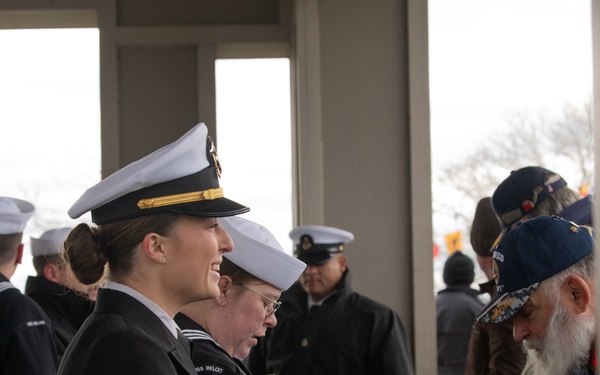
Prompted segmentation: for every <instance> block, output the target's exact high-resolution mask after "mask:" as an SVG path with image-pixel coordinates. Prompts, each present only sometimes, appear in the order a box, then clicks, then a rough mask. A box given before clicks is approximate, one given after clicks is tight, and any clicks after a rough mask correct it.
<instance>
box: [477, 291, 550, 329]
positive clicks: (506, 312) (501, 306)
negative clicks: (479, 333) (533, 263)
mask: <svg viewBox="0 0 600 375" xmlns="http://www.w3.org/2000/svg"><path fill="white" fill-rule="evenodd" d="M538 285H539V283H535V284H532V285H530V286H528V287H525V288H522V289H519V290H517V291H514V292H508V293H502V294H498V295H497V296H496V297H494V298H493V299H492V300H491V301H490V303H488V305H487V306H486V307H485V308H484V309H483V311H482V312H481V314H479V316H478V317H477V318H475V320H476V321H477V322H479V323H501V322H503V321H505V320H508V319H510V318H511V317H512V316H513V315H514V314H515V313H516V312H517V311H519V309H520V308H521V307H523V305H524V304H525V302H527V300H528V299H529V297H531V294H532V293H533V292H534V291H535V289H536V288H537V286H538Z"/></svg>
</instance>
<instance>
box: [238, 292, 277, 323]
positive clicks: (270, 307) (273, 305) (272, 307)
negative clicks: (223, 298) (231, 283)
mask: <svg viewBox="0 0 600 375" xmlns="http://www.w3.org/2000/svg"><path fill="white" fill-rule="evenodd" d="M238 285H239V286H241V287H242V288H244V289H248V290H249V291H251V292H252V293H254V294H257V295H259V296H260V297H261V298H262V299H263V300H265V301H267V302H268V303H266V302H265V307H266V309H267V316H265V318H268V317H270V316H271V315H273V314H274V313H275V311H277V309H278V308H279V306H281V301H273V300H272V299H270V298H269V297H267V296H264V295H262V294H260V293H259V292H257V291H255V290H253V289H250V288H248V287H247V286H246V285H244V284H238Z"/></svg>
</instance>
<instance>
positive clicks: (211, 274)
mask: <svg viewBox="0 0 600 375" xmlns="http://www.w3.org/2000/svg"><path fill="white" fill-rule="evenodd" d="M207 133H208V131H207V128H206V126H205V125H204V124H198V125H196V126H195V127H194V128H192V129H191V130H190V131H189V132H187V133H186V134H185V135H183V136H182V137H181V138H180V139H178V140H177V141H175V142H174V143H172V144H169V145H167V146H165V147H163V148H161V149H159V150H157V151H155V152H153V153H151V154H149V155H147V156H146V157H144V158H142V159H140V160H138V161H136V162H134V163H132V164H129V165H128V166H126V167H124V168H122V169H120V170H119V171H117V172H116V173H114V174H112V175H111V176H109V177H107V178H105V179H104V180H102V181H100V182H99V183H98V184H96V185H94V186H92V187H91V188H89V189H88V190H87V191H86V192H85V193H84V194H83V195H82V196H81V198H79V200H78V201H77V202H75V204H73V206H72V207H71V209H70V210H69V215H70V216H71V218H78V217H79V216H81V215H82V214H84V213H85V212H87V211H91V215H92V221H93V222H94V224H96V227H89V226H88V225H87V224H79V225H78V226H76V227H75V228H74V229H73V230H72V231H71V233H70V234H69V236H68V237H67V239H66V241H65V258H66V259H65V260H66V261H68V262H69V264H70V266H71V267H72V269H73V272H74V273H75V276H76V277H77V279H79V280H80V281H81V282H82V283H84V284H93V283H95V282H97V281H98V280H100V279H101V278H102V277H103V276H105V277H106V280H107V281H106V283H105V284H104V285H103V287H102V288H100V290H99V291H98V295H97V299H96V307H95V310H94V312H93V313H92V314H91V315H90V317H89V318H88V319H87V320H86V321H85V323H84V324H83V326H82V327H81V329H80V330H79V331H78V333H77V335H76V336H75V337H74V338H73V340H72V341H71V343H70V344H69V346H68V348H67V350H66V352H65V355H64V357H63V360H62V362H61V364H60V367H59V370H58V373H59V374H61V375H71V374H86V375H93V374H113V375H115V374H128V375H130V374H145V375H147V374H161V375H165V374H189V375H195V374H196V371H195V369H194V365H193V363H192V360H191V357H190V342H189V340H187V339H186V338H185V337H184V336H183V335H181V333H180V331H179V328H178V327H177V324H176V323H175V321H174V320H173V317H174V316H175V314H176V313H177V312H178V311H179V310H180V309H181V308H182V307H183V306H184V305H186V304H188V303H190V302H194V301H198V300H202V299H210V298H216V297H217V296H218V295H219V287H218V285H217V283H218V281H219V276H220V275H219V266H220V264H221V262H222V255H223V253H226V252H229V251H231V250H232V248H233V243H232V241H231V238H230V237H229V235H228V234H227V232H226V231H225V230H224V229H223V228H222V227H220V226H219V225H218V222H217V218H218V217H224V216H231V215H237V214H241V213H244V212H247V211H249V208H247V207H245V206H242V205H240V204H238V203H236V202H233V201H231V200H229V199H227V198H225V197H224V196H223V191H222V189H221V188H220V187H219V176H220V165H219V162H218V159H217V155H216V151H215V149H214V147H213V145H212V142H211V140H210V137H208V135H207ZM106 264H108V270H107V271H108V273H107V275H103V274H104V268H105V265H106Z"/></svg>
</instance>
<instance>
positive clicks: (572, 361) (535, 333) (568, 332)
mask: <svg viewBox="0 0 600 375" xmlns="http://www.w3.org/2000/svg"><path fill="white" fill-rule="evenodd" d="M593 250H594V239H593V237H592V233H591V228H589V227H586V226H578V225H577V224H575V223H572V222H570V221H567V220H564V219H561V218H559V217H556V216H540V217H537V218H534V219H530V220H527V221H524V222H521V223H519V224H518V225H517V227H516V228H515V229H513V230H512V231H510V232H508V233H507V234H506V235H504V237H502V240H501V241H500V243H499V244H498V246H497V247H496V249H495V250H494V254H493V258H494V267H493V271H494V278H495V280H496V284H497V286H498V295H497V296H496V297H495V298H494V299H492V300H491V301H490V303H489V304H488V305H487V306H486V307H485V308H484V310H483V312H482V313H481V314H480V315H479V316H478V317H477V319H476V320H477V321H478V322H482V323H500V322H503V321H505V320H507V319H509V318H510V317H511V316H512V317H513V336H514V338H515V340H516V341H518V342H521V343H522V346H523V348H524V350H525V351H526V353H527V363H526V365H525V369H524V371H523V374H527V375H538V374H540V375H542V374H543V375H588V374H595V371H596V349H595V339H596V319H595V313H596V309H595V306H596V298H595V288H594V285H595V276H594V275H595V266H594V254H593Z"/></svg>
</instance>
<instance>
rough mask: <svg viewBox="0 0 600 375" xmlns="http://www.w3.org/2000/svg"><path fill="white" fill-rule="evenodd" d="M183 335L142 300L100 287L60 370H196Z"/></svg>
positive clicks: (118, 373) (162, 374)
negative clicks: (168, 326)
mask: <svg viewBox="0 0 600 375" xmlns="http://www.w3.org/2000/svg"><path fill="white" fill-rule="evenodd" d="M182 339H183V341H184V342H183V343H182V342H180V341H178V340H177V339H176V338H175V336H173V334H172V333H171V332H170V331H169V330H168V329H167V327H166V326H165V324H164V323H163V322H162V321H161V320H160V318H159V317H158V316H156V314H154V313H153V312H152V311H151V310H150V309H148V308H147V307H146V306H144V304H142V303H141V302H140V301H138V300H136V299H135V298H133V297H131V296H130V295H128V294H126V293H123V292H120V291H117V290H111V289H102V288H101V289H99V290H98V297H97V299H96V307H95V309H94V312H93V313H92V314H91V315H90V317H89V318H88V319H87V320H86V321H85V323H83V325H82V326H81V328H80V329H79V331H78V332H77V334H76V335H75V337H74V338H73V340H71V343H70V344H69V346H68V347H67V351H66V352H65V355H64V356H63V359H62V361H61V363H60V368H59V370H58V373H59V374H60V375H80V374H86V375H106V374H111V375H132V374H140V375H142V374H143V375H150V374H155V375H175V374H177V375H184V374H185V375H196V371H195V370H194V366H193V364H192V360H191V358H190V343H189V340H187V339H186V338H185V337H183V336H182ZM184 345H185V346H184Z"/></svg>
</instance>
